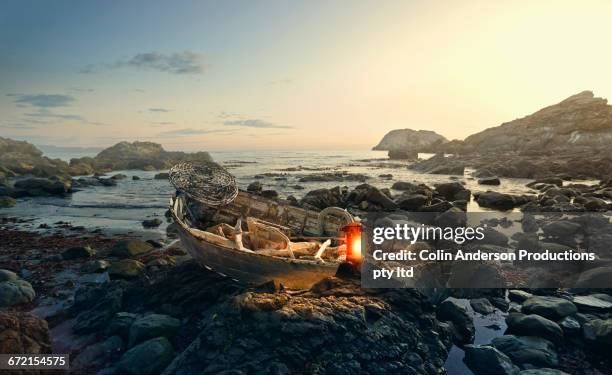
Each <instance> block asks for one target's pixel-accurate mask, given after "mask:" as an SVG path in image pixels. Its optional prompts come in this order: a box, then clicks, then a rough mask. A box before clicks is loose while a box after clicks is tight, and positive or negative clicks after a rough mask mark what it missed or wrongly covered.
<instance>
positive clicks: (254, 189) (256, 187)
mask: <svg viewBox="0 0 612 375" xmlns="http://www.w3.org/2000/svg"><path fill="white" fill-rule="evenodd" d="M262 189H263V185H262V184H261V182H259V181H255V182H251V183H250V184H249V186H247V191H248V192H251V193H259V192H261V190H262Z"/></svg>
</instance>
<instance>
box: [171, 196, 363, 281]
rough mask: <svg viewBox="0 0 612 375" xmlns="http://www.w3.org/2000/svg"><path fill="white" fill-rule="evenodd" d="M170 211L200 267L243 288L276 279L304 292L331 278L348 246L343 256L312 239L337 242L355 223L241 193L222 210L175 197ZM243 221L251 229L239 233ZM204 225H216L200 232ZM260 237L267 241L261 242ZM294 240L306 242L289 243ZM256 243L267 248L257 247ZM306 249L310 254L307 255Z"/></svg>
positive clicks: (341, 213) (342, 215)
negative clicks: (235, 280)
mask: <svg viewBox="0 0 612 375" xmlns="http://www.w3.org/2000/svg"><path fill="white" fill-rule="evenodd" d="M170 211H171V213H172V217H173V219H174V221H175V223H176V224H177V226H178V234H179V238H180V240H181V243H182V244H183V246H184V248H185V250H186V251H187V252H189V254H190V255H191V256H192V257H193V258H194V259H195V260H196V261H197V262H198V263H199V264H200V265H201V266H203V267H206V268H208V269H212V270H214V271H216V272H218V273H221V274H224V275H227V276H229V277H232V278H234V279H237V280H239V281H241V282H244V283H251V284H260V283H264V282H266V281H269V280H271V279H275V280H278V281H279V282H281V283H282V284H283V285H284V286H285V287H287V288H292V289H302V288H308V287H310V286H311V285H312V284H314V283H316V282H317V281H319V280H321V279H322V278H325V277H328V276H333V275H334V274H335V272H336V270H337V268H338V266H339V264H340V263H341V262H342V261H343V260H344V259H345V257H346V253H345V251H346V250H345V249H346V247H344V254H342V246H343V245H340V246H337V247H327V246H329V245H330V243H331V241H326V242H325V243H323V244H320V243H319V242H316V241H313V238H316V239H326V238H329V239H330V240H336V242H338V240H339V239H340V236H339V235H340V232H341V228H342V227H344V226H345V225H346V224H348V223H350V222H352V221H353V217H352V216H351V215H350V214H349V213H348V212H347V211H346V210H343V209H341V208H337V207H333V208H328V209H325V210H323V211H321V212H317V211H312V210H306V209H302V208H299V207H293V206H290V205H288V204H283V203H280V202H277V201H274V200H271V199H266V198H264V197H261V196H257V195H253V194H249V193H247V192H244V191H239V192H238V195H237V196H236V198H235V199H234V200H233V201H232V202H230V203H229V204H227V205H224V206H221V207H211V206H207V205H205V204H201V203H199V202H197V201H195V200H192V199H190V198H188V197H187V196H185V195H184V194H178V195H177V196H174V197H172V198H171V200H170ZM245 219H246V220H247V221H248V229H249V230H248V231H245V232H242V224H241V220H242V221H244V220H245ZM202 223H207V224H218V225H216V226H214V227H212V228H208V229H202V228H203V227H205V225H202ZM219 223H225V224H219ZM237 223H238V224H237ZM220 225H225V226H223V227H221V226H220ZM255 228H258V230H257V231H256V230H255ZM234 229H235V230H234ZM229 232H232V233H229ZM261 236H263V237H265V240H263V242H262V239H261V238H260V237H261ZM298 239H300V240H304V239H307V240H309V242H308V241H307V242H303V241H302V242H293V240H298ZM275 241H277V242H275ZM279 241H280V242H279ZM283 241H284V242H283ZM340 242H341V241H340ZM255 243H264V244H265V245H267V244H271V247H270V248H269V249H268V248H265V246H264V248H255V246H254V245H253V244H255ZM279 244H280V245H279ZM276 245H278V246H276ZM326 247H327V248H326ZM308 249H310V250H312V251H311V252H310V253H308V251H310V250H308ZM317 249H318V250H317ZM307 250H308V251H307ZM298 254H302V255H304V254H306V256H299V255H298ZM313 254H314V255H313ZM308 255H311V256H308Z"/></svg>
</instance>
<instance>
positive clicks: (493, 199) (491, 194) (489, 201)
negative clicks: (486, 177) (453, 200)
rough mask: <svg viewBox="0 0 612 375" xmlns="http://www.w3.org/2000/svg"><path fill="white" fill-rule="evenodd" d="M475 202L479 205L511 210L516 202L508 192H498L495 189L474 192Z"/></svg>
mask: <svg viewBox="0 0 612 375" xmlns="http://www.w3.org/2000/svg"><path fill="white" fill-rule="evenodd" d="M474 197H475V198H476V202H477V203H478V205H480V206H481V207H486V208H494V209H497V210H511V209H512V208H514V207H515V205H516V202H515V201H514V198H513V197H512V195H510V194H504V193H498V192H496V191H486V192H482V193H475V194H474Z"/></svg>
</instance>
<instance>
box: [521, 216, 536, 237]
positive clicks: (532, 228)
mask: <svg viewBox="0 0 612 375" xmlns="http://www.w3.org/2000/svg"><path fill="white" fill-rule="evenodd" d="M521 228H522V229H523V232H525V233H535V232H537V231H538V229H539V226H538V222H537V221H536V219H535V217H533V215H530V214H527V213H525V214H523V219H522V220H521Z"/></svg>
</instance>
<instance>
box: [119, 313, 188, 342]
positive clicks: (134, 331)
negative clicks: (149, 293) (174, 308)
mask: <svg viewBox="0 0 612 375" xmlns="http://www.w3.org/2000/svg"><path fill="white" fill-rule="evenodd" d="M180 327H181V321H180V320H178V319H175V318H173V317H171V316H168V315H162V314H149V315H145V316H143V317H140V318H138V319H136V320H135V321H134V323H133V324H132V325H131V326H130V339H129V346H130V347H132V346H134V345H136V344H138V343H140V342H143V341H146V340H149V339H152V338H155V337H160V336H163V337H166V338H169V339H171V338H172V337H174V335H175V334H176V332H177V331H178V329H179V328H180Z"/></svg>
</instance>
